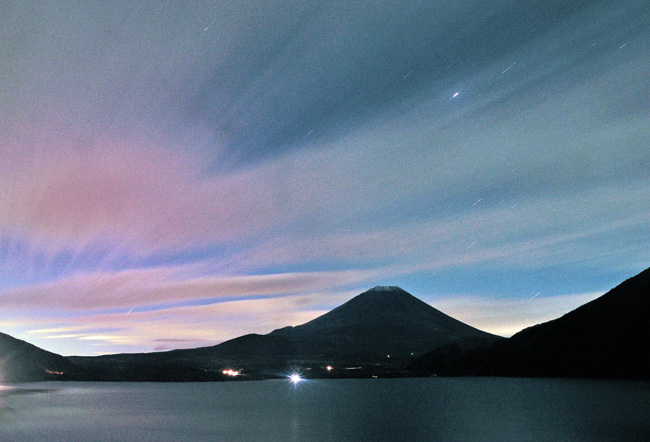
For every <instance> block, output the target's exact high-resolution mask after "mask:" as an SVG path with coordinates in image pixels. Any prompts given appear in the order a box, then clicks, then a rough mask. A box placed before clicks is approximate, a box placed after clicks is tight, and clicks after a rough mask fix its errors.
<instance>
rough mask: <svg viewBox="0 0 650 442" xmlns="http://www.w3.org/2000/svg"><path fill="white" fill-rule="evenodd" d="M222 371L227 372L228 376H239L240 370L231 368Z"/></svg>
mask: <svg viewBox="0 0 650 442" xmlns="http://www.w3.org/2000/svg"><path fill="white" fill-rule="evenodd" d="M221 373H223V374H225V375H226V376H232V377H235V376H239V372H238V371H237V370H233V369H232V368H229V369H228V370H224V371H222V372H221Z"/></svg>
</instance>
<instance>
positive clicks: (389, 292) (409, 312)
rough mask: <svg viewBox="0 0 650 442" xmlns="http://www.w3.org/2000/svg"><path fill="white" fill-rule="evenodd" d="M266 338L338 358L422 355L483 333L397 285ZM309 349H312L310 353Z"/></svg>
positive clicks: (378, 289)
mask: <svg viewBox="0 0 650 442" xmlns="http://www.w3.org/2000/svg"><path fill="white" fill-rule="evenodd" d="M270 336H279V337H284V338H287V339H289V340H290V341H291V342H293V343H295V345H297V346H299V347H300V348H301V351H302V352H304V353H309V352H310V351H311V350H310V348H312V347H314V346H315V347H316V348H318V349H319V350H320V351H323V352H325V353H326V354H327V353H329V354H332V355H333V356H336V357H338V358H345V357H350V358H353V359H359V358H370V359H377V358H380V359H383V358H385V357H386V356H387V355H392V357H398V358H404V357H409V356H411V354H415V355H419V354H423V353H425V352H427V351H429V350H431V349H434V348H436V347H440V346H441V345H444V344H446V343H449V342H452V341H454V340H456V339H458V338H462V337H487V336H491V335H489V334H488V333H485V332H483V331H480V330H478V329H476V328H474V327H470V326H469V325H467V324H464V323H462V322H460V321H458V320H456V319H454V318H452V317H450V316H447V315H445V314H444V313H442V312H440V311H438V310H436V309H435V308H433V307H431V306H430V305H429V304H427V303H425V302H422V301H421V300H419V299H417V298H416V297H414V296H413V295H411V294H409V293H408V292H406V291H404V290H402V289H401V288H399V287H381V286H380V287H375V288H373V289H370V290H368V291H366V292H364V293H362V294H360V295H358V296H356V297H355V298H353V299H351V300H350V301H348V302H346V303H345V304H343V305H341V306H340V307H337V308H335V309H334V310H332V311H331V312H329V313H326V314H324V315H322V316H320V317H318V318H316V319H314V320H312V321H309V322H307V323H306V324H303V325H299V326H297V327H285V328H282V329H279V330H275V331H273V332H271V334H270ZM311 352H312V353H313V351H311Z"/></svg>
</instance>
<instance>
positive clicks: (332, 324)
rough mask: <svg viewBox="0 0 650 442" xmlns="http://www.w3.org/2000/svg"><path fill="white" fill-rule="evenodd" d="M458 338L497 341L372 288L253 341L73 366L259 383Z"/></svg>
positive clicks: (401, 295) (389, 359) (379, 359)
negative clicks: (297, 369) (239, 376)
mask: <svg viewBox="0 0 650 442" xmlns="http://www.w3.org/2000/svg"><path fill="white" fill-rule="evenodd" d="M463 337H473V338H485V339H491V338H495V339H496V337H494V336H492V335H490V334H488V333H485V332H482V331H480V330H477V329H475V328H473V327H470V326H469V325H467V324H464V323H462V322H460V321H458V320H456V319H453V318H451V317H449V316H447V315H445V314H444V313H442V312H440V311H438V310H436V309H435V308H433V307H431V306H430V305H428V304H426V303H424V302H422V301H420V300H419V299H417V298H415V297H414V296H412V295H411V294H409V293H407V292H406V291H404V290H402V289H400V288H399V287H375V288H373V289H371V290H368V291H366V292H364V293H362V294H360V295H358V296H356V297H355V298H353V299H351V300H350V301H348V302H346V303H345V304H343V305H341V306H340V307H337V308H335V309H334V310H332V311H331V312H329V313H326V314H324V315H322V316H320V317H318V318H316V319H314V320H312V321H310V322H307V323H305V324H303V325H299V326H296V327H285V328H281V329H278V330H274V331H273V332H271V333H269V334H267V335H257V334H250V335H245V336H241V337H239V338H235V339H231V340H229V341H226V342H224V343H222V344H219V345H216V346H212V347H202V348H196V349H189V350H173V351H168V352H159V353H147V354H137V355H128V354H124V355H108V356H101V357H92V358H91V357H75V358H71V360H73V361H74V362H76V363H79V364H82V365H84V366H86V367H87V368H89V369H92V370H94V371H95V372H96V373H100V374H101V375H102V376H104V377H105V378H106V379H113V380H119V379H129V380H136V379H134V375H133V373H134V372H139V373H140V372H141V373H143V374H147V375H148V376H149V378H148V380H155V379H158V378H160V377H161V376H162V379H166V378H167V377H169V376H171V377H173V376H174V375H173V374H171V373H174V372H176V373H178V374H177V376H179V377H180V376H181V373H183V372H188V370H189V371H191V370H198V372H197V373H202V375H201V376H202V377H205V378H211V377H212V378H219V377H220V376H221V374H220V373H221V370H222V369H223V368H227V367H233V366H234V367H245V368H246V369H247V371H248V372H254V373H256V374H257V375H259V376H270V375H272V374H273V373H280V372H283V370H285V371H286V368H287V367H289V366H304V365H316V366H317V365H319V364H321V365H323V364H325V365H327V364H335V365H340V364H366V365H374V364H391V365H394V366H397V365H399V364H400V363H402V362H404V361H405V360H406V359H411V358H414V357H417V355H420V354H424V353H426V352H428V351H430V350H431V349H434V348H437V347H439V346H441V345H444V344H447V343H449V342H452V341H455V340H456V339H458V338H463ZM165 367H167V368H165ZM183 367H185V368H183ZM154 368H156V369H155V370H154ZM192 376H194V375H192ZM201 376H200V377H201ZM136 377H138V376H136ZM190 377H191V376H190Z"/></svg>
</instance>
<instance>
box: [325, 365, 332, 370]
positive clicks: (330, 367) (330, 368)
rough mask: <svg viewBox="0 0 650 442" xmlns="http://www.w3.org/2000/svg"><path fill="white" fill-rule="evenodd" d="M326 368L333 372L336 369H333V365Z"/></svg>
mask: <svg viewBox="0 0 650 442" xmlns="http://www.w3.org/2000/svg"><path fill="white" fill-rule="evenodd" d="M325 368H327V371H332V370H333V369H334V367H332V366H331V365H328V366H327V367H325Z"/></svg>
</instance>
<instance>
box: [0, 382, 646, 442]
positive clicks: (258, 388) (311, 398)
mask: <svg viewBox="0 0 650 442" xmlns="http://www.w3.org/2000/svg"><path fill="white" fill-rule="evenodd" d="M27 393H30V394H27ZM35 393H37V394H35ZM0 400H1V401H2V402H3V408H2V410H4V411H2V414H1V415H0V423H1V425H0V440H13V439H16V440H19V439H25V440H39V439H40V440H134V439H138V440H143V441H144V440H296V441H298V440H300V441H302V440H310V441H318V440H373V441H377V440H379V441H381V440H390V441H393V440H415V441H417V440H647V436H648V435H649V434H650V422H649V421H648V419H647V410H648V409H650V384H649V383H647V382H617V381H590V380H558V379H504V378H430V379H377V380H373V379H367V380H361V379H358V380H321V381H310V380H303V381H302V382H300V383H299V384H291V383H290V382H288V381H287V380H278V381H259V382H234V383H211V384H210V383H209V384H195V383H187V384H148V383H140V384H133V383H121V384H116V383H47V384H32V385H24V386H21V388H20V389H18V390H16V391H15V392H12V393H6V392H3V393H2V394H1V395H0Z"/></svg>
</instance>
